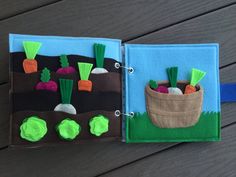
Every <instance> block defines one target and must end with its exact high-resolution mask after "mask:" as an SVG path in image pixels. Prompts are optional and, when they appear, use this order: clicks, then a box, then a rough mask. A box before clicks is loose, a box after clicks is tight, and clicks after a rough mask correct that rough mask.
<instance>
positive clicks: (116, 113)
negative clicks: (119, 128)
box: [115, 110, 134, 118]
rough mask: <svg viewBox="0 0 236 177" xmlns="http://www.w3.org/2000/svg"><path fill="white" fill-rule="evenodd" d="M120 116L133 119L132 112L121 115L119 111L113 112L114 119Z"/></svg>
mask: <svg viewBox="0 0 236 177" xmlns="http://www.w3.org/2000/svg"><path fill="white" fill-rule="evenodd" d="M121 115H125V116H128V117H131V118H133V117H134V112H130V113H123V112H120V110H116V111H115V116H116V117H119V116H121Z"/></svg>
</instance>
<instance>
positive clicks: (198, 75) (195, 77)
mask: <svg viewBox="0 0 236 177" xmlns="http://www.w3.org/2000/svg"><path fill="white" fill-rule="evenodd" d="M205 75H206V72H204V71H201V70H199V69H195V68H193V69H192V76H191V81H190V85H192V86H194V87H195V86H196V85H197V84H198V83H199V82H200V81H201V80H202V78H203V77H204V76H205Z"/></svg>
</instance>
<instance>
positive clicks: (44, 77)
mask: <svg viewBox="0 0 236 177" xmlns="http://www.w3.org/2000/svg"><path fill="white" fill-rule="evenodd" d="M50 78H51V74H50V70H49V69H48V68H46V67H45V68H44V69H43V70H42V73H41V77H40V80H41V81H42V82H48V81H49V80H50Z"/></svg>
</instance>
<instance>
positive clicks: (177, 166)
mask: <svg viewBox="0 0 236 177" xmlns="http://www.w3.org/2000/svg"><path fill="white" fill-rule="evenodd" d="M235 151H236V124H234V125H232V126H229V127H226V128H224V129H223V131H222V141H221V142H217V143H183V144H181V145H180V146H176V147H174V148H171V149H168V150H166V151H163V152H162V153H157V154H155V155H153V156H150V157H148V158H145V159H143V160H141V161H137V162H135V163H132V164H130V165H127V166H125V167H123V168H120V169H117V170H115V171H112V172H110V173H107V174H105V175H101V176H102V177H110V176H112V177H116V176H117V177H118V176H123V177H125V176H127V177H130V176H136V177H147V176H148V177H152V176H153V177H154V176H162V177H167V176H175V177H182V176H201V177H205V176H222V177H224V176H227V177H234V176H235V174H236V168H235V166H236V153H235Z"/></svg>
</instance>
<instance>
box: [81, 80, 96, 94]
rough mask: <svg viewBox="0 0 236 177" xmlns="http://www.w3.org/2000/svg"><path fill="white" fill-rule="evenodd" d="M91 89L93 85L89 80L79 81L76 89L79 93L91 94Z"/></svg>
mask: <svg viewBox="0 0 236 177" xmlns="http://www.w3.org/2000/svg"><path fill="white" fill-rule="evenodd" d="M92 87H93V83H92V82H91V81H90V80H79V81H78V88H79V90H80V91H88V92H91V91H92Z"/></svg>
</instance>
